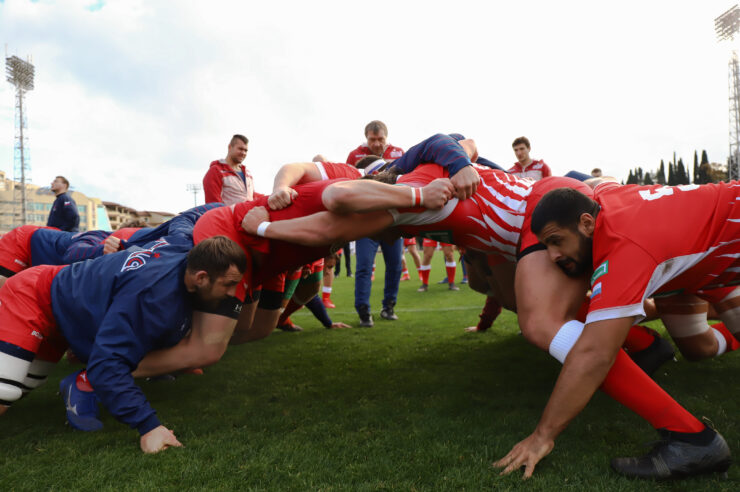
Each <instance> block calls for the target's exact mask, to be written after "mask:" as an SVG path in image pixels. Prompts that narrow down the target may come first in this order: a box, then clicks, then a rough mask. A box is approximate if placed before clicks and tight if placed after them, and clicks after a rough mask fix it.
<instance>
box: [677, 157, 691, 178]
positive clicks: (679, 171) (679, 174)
mask: <svg viewBox="0 0 740 492" xmlns="http://www.w3.org/2000/svg"><path fill="white" fill-rule="evenodd" d="M676 181H678V183H677V184H689V176H688V175H687V174H686V168H685V167H684V165H683V159H678V166H677V167H676Z"/></svg>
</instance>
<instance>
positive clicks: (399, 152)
mask: <svg viewBox="0 0 740 492" xmlns="http://www.w3.org/2000/svg"><path fill="white" fill-rule="evenodd" d="M402 156H403V149H402V148H401V147H396V146H395V145H390V144H389V145H388V147H386V149H385V152H383V157H385V158H386V159H393V160H395V159H399V158H400V157H402Z"/></svg>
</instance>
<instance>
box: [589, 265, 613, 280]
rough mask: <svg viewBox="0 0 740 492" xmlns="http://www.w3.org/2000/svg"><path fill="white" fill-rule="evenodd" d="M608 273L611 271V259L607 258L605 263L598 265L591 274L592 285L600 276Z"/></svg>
mask: <svg viewBox="0 0 740 492" xmlns="http://www.w3.org/2000/svg"><path fill="white" fill-rule="evenodd" d="M607 273H609V260H606V261H605V262H604V263H602V264H601V265H599V266H597V267H596V270H594V274H593V275H591V285H594V282H596V280H598V278H599V277H601V276H603V275H606V274H607Z"/></svg>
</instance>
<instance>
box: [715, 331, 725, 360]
mask: <svg viewBox="0 0 740 492" xmlns="http://www.w3.org/2000/svg"><path fill="white" fill-rule="evenodd" d="M712 334H714V338H716V339H717V353H716V354H715V356H717V355H722V354H724V353H725V350H727V340H725V336H724V335H723V334H722V333H720V332H719V330H716V329H714V328H712Z"/></svg>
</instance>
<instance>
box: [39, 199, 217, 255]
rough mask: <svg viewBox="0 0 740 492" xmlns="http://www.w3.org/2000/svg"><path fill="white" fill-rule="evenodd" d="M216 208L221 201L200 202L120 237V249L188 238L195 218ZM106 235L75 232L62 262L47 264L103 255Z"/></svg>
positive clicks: (107, 234)
mask: <svg viewBox="0 0 740 492" xmlns="http://www.w3.org/2000/svg"><path fill="white" fill-rule="evenodd" d="M219 207H223V203H209V204H206V205H200V206H197V207H193V208H191V209H188V210H186V211H184V212H182V213H180V214H179V215H178V216H177V217H175V218H173V219H171V220H168V221H167V222H165V223H163V224H160V225H158V226H157V227H144V228H142V229H140V230H138V231H136V232H134V233H133V234H132V235H131V237H129V238H128V239H127V240H122V241H121V246H122V249H127V248H130V247H131V246H144V245H145V244H148V243H151V242H152V241H156V240H157V239H159V238H161V237H164V236H175V235H182V236H184V237H186V238H189V239H191V240H192V238H193V227H195V223H196V222H197V221H198V219H199V218H200V217H201V216H202V215H203V214H204V213H206V212H207V211H209V210H211V209H214V208H219ZM110 235H111V233H110V232H108V231H88V232H83V233H81V234H76V235H75V236H73V237H72V241H71V243H70V244H69V247H68V248H67V251H66V252H65V253H64V257H63V261H62V263H50V264H53V265H68V264H71V263H76V262H78V261H83V260H87V259H90V258H97V257H99V256H103V242H104V241H105V239H106V238H107V237H108V236H110ZM34 264H39V263H34Z"/></svg>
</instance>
